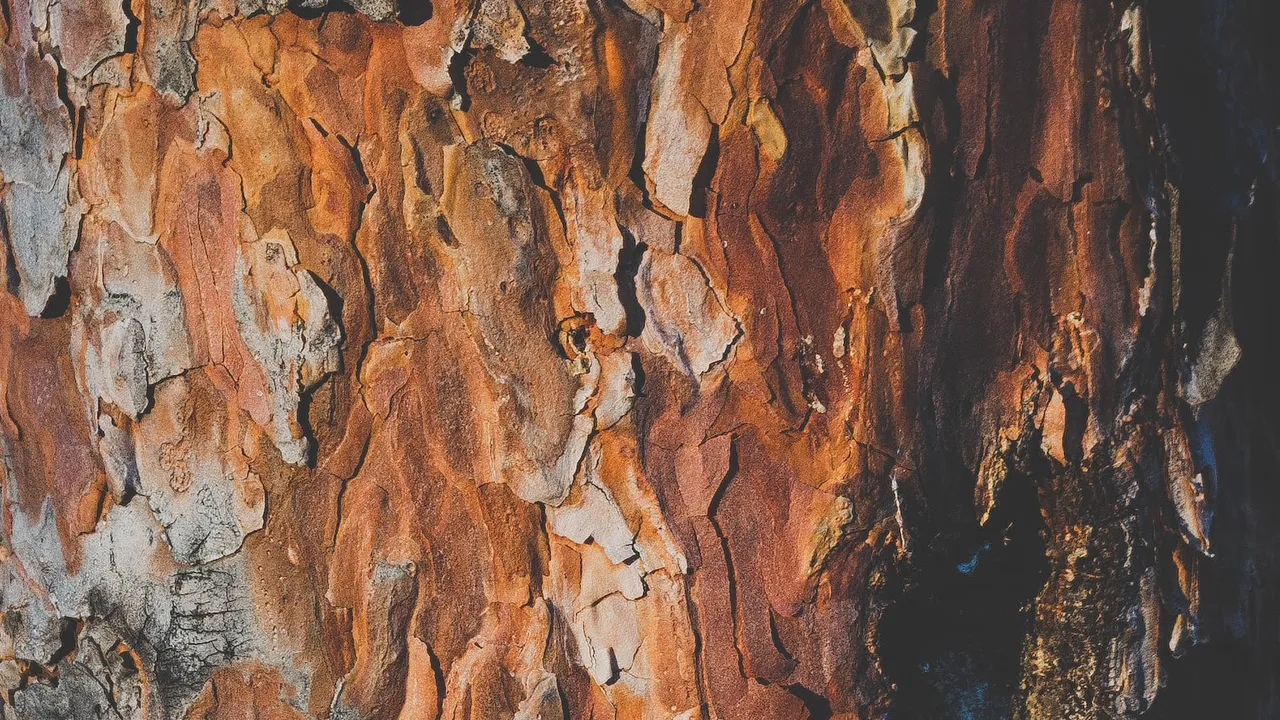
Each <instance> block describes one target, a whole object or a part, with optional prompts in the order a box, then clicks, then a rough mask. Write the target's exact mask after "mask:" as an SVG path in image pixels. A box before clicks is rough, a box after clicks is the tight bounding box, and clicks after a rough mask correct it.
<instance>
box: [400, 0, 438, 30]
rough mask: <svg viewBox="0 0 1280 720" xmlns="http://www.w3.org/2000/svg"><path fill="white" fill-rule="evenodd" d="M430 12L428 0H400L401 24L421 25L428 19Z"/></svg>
mask: <svg viewBox="0 0 1280 720" xmlns="http://www.w3.org/2000/svg"><path fill="white" fill-rule="evenodd" d="M432 14H433V13H432V7H431V2H430V0H400V24H401V25H408V26H410V27H413V26H416V25H421V24H422V23H424V22H426V21H428V20H430V19H431V15H432Z"/></svg>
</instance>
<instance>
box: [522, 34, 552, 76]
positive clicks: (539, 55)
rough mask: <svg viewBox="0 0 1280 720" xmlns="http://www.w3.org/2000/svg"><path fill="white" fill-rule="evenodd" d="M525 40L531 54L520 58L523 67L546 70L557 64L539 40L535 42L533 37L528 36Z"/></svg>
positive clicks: (528, 53)
mask: <svg viewBox="0 0 1280 720" xmlns="http://www.w3.org/2000/svg"><path fill="white" fill-rule="evenodd" d="M524 40H525V42H527V43H528V44H529V52H527V53H525V54H524V57H522V58H520V64H521V65H526V66H528V67H531V68H538V69H539V70H545V69H546V68H549V67H551V66H552V65H555V64H556V61H555V58H553V57H551V56H550V55H548V54H547V51H546V49H545V48H543V47H542V45H540V44H539V43H538V41H537V40H534V39H533V37H532V36H530V35H526V36H525V38H524Z"/></svg>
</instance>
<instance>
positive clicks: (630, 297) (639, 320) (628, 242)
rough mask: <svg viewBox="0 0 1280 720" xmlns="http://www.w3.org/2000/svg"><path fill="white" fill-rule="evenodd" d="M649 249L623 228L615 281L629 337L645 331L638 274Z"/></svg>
mask: <svg viewBox="0 0 1280 720" xmlns="http://www.w3.org/2000/svg"><path fill="white" fill-rule="evenodd" d="M648 249H649V246H648V245H645V244H644V243H637V242H636V239H635V237H634V236H633V235H632V234H631V233H630V232H628V231H627V230H626V229H625V228H622V250H621V251H619V252H618V271H617V272H615V273H614V274H613V279H614V280H615V281H617V283H618V301H619V302H621V303H622V310H623V312H624V313H625V314H626V321H627V322H626V324H627V331H626V332H627V335H629V336H630V337H640V333H641V332H643V331H644V308H642V307H640V300H639V299H638V298H637V297H636V273H637V272H639V271H640V260H641V259H642V258H643V257H644V253H645V251H646V250H648Z"/></svg>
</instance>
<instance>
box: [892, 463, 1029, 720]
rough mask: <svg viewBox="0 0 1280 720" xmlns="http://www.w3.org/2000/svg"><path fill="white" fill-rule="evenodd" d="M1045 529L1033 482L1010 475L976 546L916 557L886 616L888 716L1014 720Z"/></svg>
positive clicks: (917, 719)
mask: <svg viewBox="0 0 1280 720" xmlns="http://www.w3.org/2000/svg"><path fill="white" fill-rule="evenodd" d="M1043 531H1044V524H1043V521H1042V520H1041V518H1040V505H1039V502H1038V499H1037V496H1036V489H1035V486H1034V484H1033V483H1032V482H1031V480H1030V479H1029V478H1027V477H1026V476H1014V475H1011V476H1010V477H1009V478H1007V479H1006V480H1005V482H1004V484H1003V485H1002V487H1001V489H1000V493H999V497H998V499H997V503H996V505H995V507H994V508H993V510H992V512H991V516H990V518H989V519H988V522H987V524H986V525H985V526H983V527H981V528H979V529H978V531H977V533H976V540H975V541H974V544H973V545H971V546H969V547H967V548H958V549H957V550H956V551H954V552H947V551H945V550H944V551H937V552H935V553H934V554H933V556H932V557H931V558H929V559H926V560H923V561H920V560H919V558H917V564H916V565H915V568H914V572H913V573H912V574H911V576H910V577H909V578H908V585H907V587H906V588H905V590H904V592H903V596H902V599H901V600H899V601H898V602H896V603H895V604H894V605H892V606H891V607H890V608H888V609H887V610H886V611H885V614H884V616H883V617H882V619H881V621H880V632H879V637H878V642H877V645H878V647H879V651H880V658H881V661H882V662H883V666H884V670H885V674H886V675H887V676H888V679H889V680H890V681H892V682H893V683H894V684H895V685H896V688H897V689H896V691H895V692H894V694H893V698H892V705H891V708H890V712H889V715H888V717H890V718H892V719H894V720H926V719H938V720H941V719H943V718H958V719H959V718H963V719H964V720H984V719H988V718H990V719H992V720H994V719H997V718H1008V717H1012V714H1013V708H1014V702H1015V697H1016V695H1017V693H1018V684H1019V677H1020V671H1021V667H1022V645H1023V641H1024V638H1025V637H1026V634H1027V630H1028V628H1029V625H1030V619H1031V617H1030V611H1029V606H1030V601H1031V600H1033V599H1034V598H1035V596H1036V594H1037V593H1038V592H1039V590H1040V588H1041V587H1042V586H1043V585H1044V582H1045V580H1046V578H1047V577H1048V560H1047V559H1046V557H1045V543H1044V537H1043V535H1042V533H1043ZM924 552H927V551H924ZM924 552H922V553H921V554H924Z"/></svg>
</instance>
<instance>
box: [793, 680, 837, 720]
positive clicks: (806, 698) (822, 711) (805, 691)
mask: <svg viewBox="0 0 1280 720" xmlns="http://www.w3.org/2000/svg"><path fill="white" fill-rule="evenodd" d="M784 687H786V689H787V692H789V693H791V694H792V695H795V696H796V697H798V698H800V702H802V703H804V709H805V710H807V711H808V712H809V720H831V701H830V700H827V699H826V698H824V697H822V696H821V695H819V694H818V693H816V692H814V691H812V690H810V689H809V688H807V687H805V686H803V685H801V684H799V683H796V684H794V685H786V686H784Z"/></svg>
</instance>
